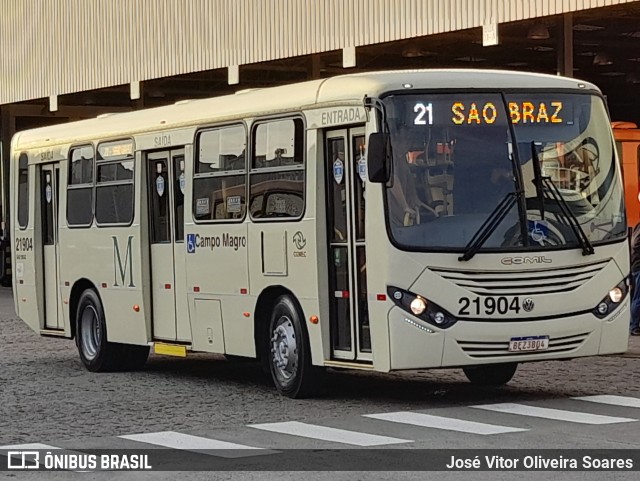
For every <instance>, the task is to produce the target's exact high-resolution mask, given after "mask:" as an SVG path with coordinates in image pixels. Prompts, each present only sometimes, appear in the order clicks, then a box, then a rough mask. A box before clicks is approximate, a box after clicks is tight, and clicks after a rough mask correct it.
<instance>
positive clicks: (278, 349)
mask: <svg viewBox="0 0 640 481" xmlns="http://www.w3.org/2000/svg"><path fill="white" fill-rule="evenodd" d="M271 354H272V356H271V362H272V363H273V367H274V368H275V372H276V374H277V375H278V377H280V378H282V379H284V380H287V379H290V378H291V377H292V376H294V375H295V373H296V371H297V369H298V346H297V343H296V333H295V330H294V328H293V323H292V322H291V319H289V318H288V317H287V316H282V317H281V318H280V319H279V320H278V322H277V323H276V326H275V327H274V329H273V333H272V336H271Z"/></svg>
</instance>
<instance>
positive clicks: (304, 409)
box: [0, 289, 640, 480]
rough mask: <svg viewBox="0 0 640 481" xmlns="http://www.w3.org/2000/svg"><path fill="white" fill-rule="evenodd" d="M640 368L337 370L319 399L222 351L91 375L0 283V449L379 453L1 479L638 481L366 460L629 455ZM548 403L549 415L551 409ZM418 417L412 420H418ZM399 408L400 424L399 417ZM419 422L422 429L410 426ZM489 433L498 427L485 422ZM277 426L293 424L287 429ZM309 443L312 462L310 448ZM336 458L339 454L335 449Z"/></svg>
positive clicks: (591, 363) (597, 363)
mask: <svg viewBox="0 0 640 481" xmlns="http://www.w3.org/2000/svg"><path fill="white" fill-rule="evenodd" d="M639 368H640V358H638V357H633V356H632V357H625V356H615V357H599V358H590V359H581V360H573V361H565V362H545V363H533V364H527V365H522V366H520V368H519V370H518V372H517V374H516V376H515V378H514V379H513V381H511V382H510V383H509V385H508V386H506V387H505V388H502V389H499V390H489V389H478V388H476V387H472V386H471V385H470V384H469V383H468V382H467V381H466V378H465V377H464V375H463V374H462V373H461V372H460V371H457V370H451V371H412V372H405V373H394V374H389V375H387V374H376V373H358V372H336V371H334V372H330V373H329V375H328V377H327V386H326V389H325V391H324V392H323V393H322V395H321V396H320V397H318V398H316V399H311V400H291V399H288V398H284V397H282V396H280V395H278V394H277V393H276V391H275V389H274V388H273V387H272V386H271V384H270V382H269V379H268V378H267V377H266V376H265V375H264V374H263V373H262V371H261V369H260V367H259V366H258V365H257V364H254V363H238V362H230V361H227V360H226V359H224V357H221V356H213V355H193V356H190V357H188V358H186V359H177V358H169V357H159V356H151V358H150V360H149V362H148V364H147V367H146V368H145V369H144V370H143V371H140V372H132V373H102V374H95V373H90V372H88V371H86V370H85V369H84V368H83V366H82V365H81V363H80V360H79V358H78V355H77V352H76V348H75V344H74V342H73V341H69V340H60V339H53V338H43V337H40V336H38V335H37V334H35V333H33V332H32V331H30V330H29V328H28V327H27V326H26V325H25V324H24V323H22V321H20V320H18V319H17V318H16V316H15V313H14V310H13V301H12V298H11V292H10V290H7V289H1V290H0V447H1V446H8V445H36V446H47V448H45V449H51V448H54V447H55V448H61V449H67V450H81V449H82V450H88V449H89V450H90V449H117V448H129V449H147V448H157V447H158V446H159V444H162V442H169V443H170V444H171V443H176V442H183V443H184V442H187V443H189V442H192V443H193V442H195V443H196V444H197V445H198V446H209V444H207V443H214V444H213V446H217V444H215V443H219V444H220V443H233V444H232V445H229V446H236V445H237V446H240V447H243V448H244V447H252V448H262V449H264V451H260V452H259V454H260V455H262V454H265V455H267V456H270V455H271V456H280V458H277V457H276V458H274V459H283V458H282V457H284V456H294V455H298V456H300V454H299V453H298V452H294V451H289V450H291V449H305V450H325V449H342V448H350V449H353V448H358V449H364V450H366V449H373V448H377V449H382V451H379V452H378V454H377V456H376V457H377V459H375V458H370V457H368V454H367V453H368V451H367V452H365V451H362V452H361V451H358V452H355V451H354V452H353V454H352V455H349V454H348V453H347V455H346V456H347V458H349V457H351V459H355V458H354V456H357V455H360V454H362V456H363V460H364V461H363V463H364V464H365V465H363V468H362V472H358V471H354V472H349V473H347V472H340V473H336V472H311V473H309V472H307V473H295V472H284V473H283V472H277V471H278V468H277V467H275V468H273V469H275V471H270V472H250V471H243V472H208V473H204V472H184V473H175V472H174V473H172V472H153V473H140V472H136V473H126V472H110V473H80V472H74V471H65V472H57V473H53V472H49V473H30V474H28V475H27V474H24V473H21V472H20V473H18V472H4V473H3V472H0V479H11V480H14V479H15V480H21V479H46V480H49V479H52V480H58V479H59V480H66V479H83V480H84V479H100V480H102V479H105V480H106V479H131V480H146V479H149V480H151V479H153V480H156V479H161V480H162V479H167V480H169V479H171V480H173V479H181V480H191V479H194V480H196V479H198V480H199V479H256V480H258V479H276V478H277V479H298V478H300V477H302V478H303V479H321V480H324V479H327V480H329V479H331V480H333V479H367V480H369V479H389V478H393V479H431V478H438V479H439V480H449V479H469V480H471V479H505V480H506V479H513V478H514V477H516V476H517V478H519V479H548V478H549V476H553V477H554V478H556V479H567V480H573V479H576V480H578V479H579V480H583V479H594V480H596V479H598V480H599V479H620V480H626V479H629V480H631V479H634V480H635V479H637V478H638V473H637V472H636V473H628V472H626V473H625V472H607V473H597V472H596V473H580V472H574V473H557V472H556V473H543V472H538V473H533V472H518V473H513V472H508V471H504V472H484V473H473V472H437V473H436V472H423V473H420V472H393V473H391V472H380V471H376V472H372V471H367V469H375V468H379V467H380V464H381V465H382V466H386V465H387V464H386V463H387V462H388V463H389V464H388V466H392V465H393V466H394V469H398V468H397V462H398V459H403V458H402V457H401V456H402V455H403V453H406V452H405V451H404V450H407V449H411V450H417V449H433V448H447V449H469V450H472V451H470V452H476V450H478V449H507V448H520V449H526V450H531V449H542V448H546V449H570V448H577V449H581V448H585V449H586V448H588V449H599V448H612V449H623V448H624V449H634V450H636V451H638V448H639V447H640V429H639V426H640V421H637V420H640V376H638V375H637V374H636V373H637V371H638V369H639ZM594 395H608V396H622V397H617V398H612V399H614V401H615V403H614V404H604V403H602V402H593V400H595V399H600V400H602V399H605V398H590V399H588V400H585V399H580V400H579V399H575V398H576V397H585V396H594ZM505 403H509V404H505ZM625 403H626V404H627V405H624V404H625ZM636 404H637V406H636ZM514 405H516V407H515V408H514ZM522 406H524V407H522ZM514 409H515V410H516V411H513V410H514ZM523 409H524V411H523V412H518V410H520V411H522V410H523ZM550 410H556V411H550ZM558 410H559V411H558ZM558 412H560V414H559V418H558V419H550V418H549V417H548V416H549V415H550V414H549V413H555V414H552V415H556V416H558ZM389 413H403V414H391V415H390V414H389ZM407 413H408V414H407ZM416 414H417V415H418V418H420V421H416V420H415V415H416ZM385 416H387V418H386V419H382V418H384V417H385ZM389 416H391V418H392V419H390V418H389ZM412 416H413V417H412ZM421 416H422V417H421ZM581 416H583V417H584V419H582V418H581ZM407 417H408V419H410V422H409V423H407V421H406V419H407ZM400 418H402V419H404V420H405V422H398V420H399V419H400ZM580 419H581V420H580ZM452 420H453V421H452ZM419 422H422V423H425V422H426V423H427V424H428V425H426V426H425V425H417V424H416V423H419ZM434 423H435V425H434ZM456 423H458V424H456ZM460 423H461V424H460ZM596 423H599V424H596ZM256 425H259V426H256ZM329 428H331V429H329ZM300 429H302V430H303V431H300ZM486 429H489V430H492V429H494V430H495V431H496V432H484V431H483V430H486ZM287 430H289V434H287V433H284V432H283V431H287ZM305 430H306V431H305ZM474 430H477V431H475V432H474ZM345 431H348V432H345ZM167 440H168V441H167ZM198 443H204V444H198ZM185 446H186V445H185ZM393 450H396V451H395V452H394V451H393ZM247 452H248V451H243V453H247ZM167 453H169V452H167ZM273 453H275V454H273ZM292 453H293V454H292ZM305 453H306V454H308V455H309V456H310V457H309V458H308V459H309V460H311V459H312V457H313V456H316V454H317V453H318V451H307V452H305ZM210 454H211V453H210ZM250 454H251V455H249V454H247V457H242V456H244V454H242V455H241V461H238V462H241V463H242V462H244V461H242V460H247V459H248V460H249V461H247V462H248V464H247V465H246V466H247V469H251V466H252V465H251V462H252V461H251V456H253V455H254V454H255V453H254V452H251V453H250ZM303 454H304V453H303ZM306 454H305V455H306ZM201 456H205V457H206V456H207V455H201ZM267 456H265V457H264V459H266V457H267ZM335 456H345V452H344V451H340V452H336V454H335ZM399 456H400V457H399ZM3 459H5V458H1V457H0V462H4V461H3ZM184 459H188V458H184ZM208 459H211V458H208ZM337 459H338V458H335V457H332V456H325V457H324V458H321V459H320V461H319V462H324V463H325V466H326V467H327V468H330V467H332V463H334V462H338V461H337ZM342 459H346V458H342ZM367 459H368V460H369V461H366V460H367ZM407 459H408V458H407ZM368 462H371V464H367V463H368ZM394 463H395V464H394ZM277 465H278V464H277V463H276V464H275V466H277ZM285 465H287V463H283V466H285ZM280 469H281V468H280Z"/></svg>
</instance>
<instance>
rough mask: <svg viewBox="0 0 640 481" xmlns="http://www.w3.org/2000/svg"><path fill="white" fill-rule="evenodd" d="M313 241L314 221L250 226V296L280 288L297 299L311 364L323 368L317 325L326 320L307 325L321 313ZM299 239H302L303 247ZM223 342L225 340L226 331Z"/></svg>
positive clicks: (318, 327) (320, 335) (319, 331)
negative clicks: (309, 349)
mask: <svg viewBox="0 0 640 481" xmlns="http://www.w3.org/2000/svg"><path fill="white" fill-rule="evenodd" d="M294 238H295V239H296V240H295V241H294ZM315 238H316V233H315V219H305V220H303V221H299V222H287V223H282V222H264V223H254V224H250V225H249V247H250V248H249V271H250V278H251V280H252V282H251V294H252V295H256V296H258V295H260V293H261V292H263V291H264V290H265V289H267V288H268V287H272V286H280V287H283V288H285V289H287V290H289V291H291V293H292V294H293V295H294V296H295V297H296V299H297V300H298V301H299V303H300V305H301V308H302V311H303V312H302V316H303V318H302V321H303V322H304V323H305V325H306V327H307V332H308V333H309V340H310V344H311V355H312V362H313V364H315V365H322V364H323V363H324V354H323V352H322V344H320V343H321V338H322V333H321V330H320V324H322V323H323V322H326V323H327V324H328V322H329V319H328V318H326V319H321V320H320V323H318V324H312V323H310V322H309V318H310V317H311V316H313V315H316V316H318V317H319V314H320V311H319V308H318V294H317V293H318V290H317V289H318V283H317V279H318V272H317V270H318V265H317V263H318V260H317V252H316V245H315V243H314V242H313V241H312V240H313V239H315ZM300 239H304V240H305V242H304V246H303V245H302V244H303V243H302V242H301V241H300ZM265 321H266V322H268V320H265ZM226 339H228V337H227V332H226V331H225V340H226ZM318 341H320V343H319V342H318ZM229 349H230V346H229V345H227V350H229ZM228 352H230V351H228Z"/></svg>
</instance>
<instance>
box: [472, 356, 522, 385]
mask: <svg viewBox="0 0 640 481" xmlns="http://www.w3.org/2000/svg"><path fill="white" fill-rule="evenodd" d="M517 368H518V363H517V362H510V363H505V364H485V365H482V366H469V367H464V368H462V370H463V371H464V374H465V376H467V379H469V381H471V384H475V385H477V386H492V387H495V386H502V385H504V384H507V383H508V382H509V381H511V378H512V377H513V375H514V374H515V373H516V369H517Z"/></svg>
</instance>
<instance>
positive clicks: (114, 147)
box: [96, 140, 134, 225]
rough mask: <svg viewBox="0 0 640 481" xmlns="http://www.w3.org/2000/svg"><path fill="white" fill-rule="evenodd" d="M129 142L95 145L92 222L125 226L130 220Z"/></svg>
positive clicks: (131, 197)
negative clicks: (94, 213)
mask: <svg viewBox="0 0 640 481" xmlns="http://www.w3.org/2000/svg"><path fill="white" fill-rule="evenodd" d="M133 168H134V161H133V142H132V141H130V140H125V141H122V140H119V141H115V142H108V143H103V144H100V145H99V146H98V157H97V159H96V221H97V222H98V223H99V224H121V225H129V224H130V223H131V221H132V220H133Z"/></svg>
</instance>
